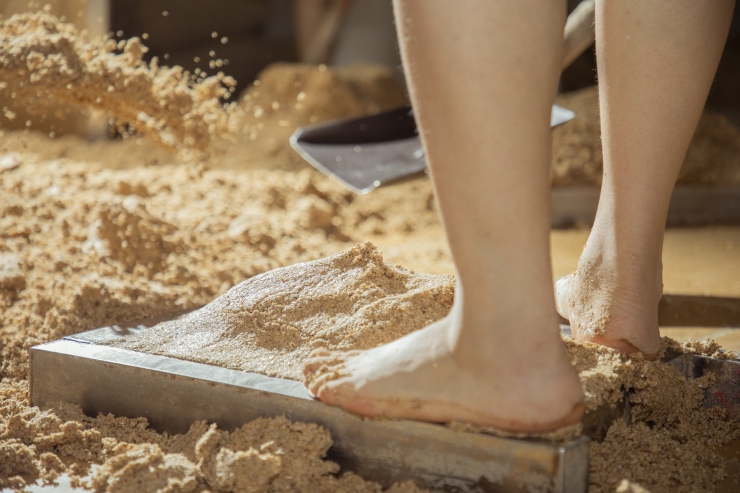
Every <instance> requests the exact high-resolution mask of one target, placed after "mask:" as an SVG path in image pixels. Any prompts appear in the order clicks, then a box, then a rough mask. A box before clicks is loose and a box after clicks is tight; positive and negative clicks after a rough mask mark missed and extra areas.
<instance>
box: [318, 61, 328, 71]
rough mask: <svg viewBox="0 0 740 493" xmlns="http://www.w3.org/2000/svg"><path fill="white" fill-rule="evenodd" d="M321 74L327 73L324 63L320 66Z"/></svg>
mask: <svg viewBox="0 0 740 493" xmlns="http://www.w3.org/2000/svg"><path fill="white" fill-rule="evenodd" d="M319 72H326V65H324V64H323V63H322V64H321V65H319Z"/></svg>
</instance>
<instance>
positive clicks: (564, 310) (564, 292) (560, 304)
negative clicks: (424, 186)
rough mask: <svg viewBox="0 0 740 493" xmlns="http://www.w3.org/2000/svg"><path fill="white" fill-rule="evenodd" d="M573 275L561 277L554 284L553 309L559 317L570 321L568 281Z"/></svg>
mask: <svg viewBox="0 0 740 493" xmlns="http://www.w3.org/2000/svg"><path fill="white" fill-rule="evenodd" d="M572 277H573V274H569V275H567V276H565V277H561V278H560V279H558V280H557V281H556V282H555V308H556V309H557V311H558V313H559V314H560V316H561V317H563V318H566V319H570V306H569V304H568V298H569V297H570V296H569V295H570V281H571V279H572Z"/></svg>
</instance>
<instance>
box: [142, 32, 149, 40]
mask: <svg viewBox="0 0 740 493" xmlns="http://www.w3.org/2000/svg"><path fill="white" fill-rule="evenodd" d="M141 38H142V39H149V33H144V34H142V35H141Z"/></svg>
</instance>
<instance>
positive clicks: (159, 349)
mask: <svg viewBox="0 0 740 493" xmlns="http://www.w3.org/2000/svg"><path fill="white" fill-rule="evenodd" d="M453 286H454V284H453V281H452V278H451V277H450V276H444V275H433V274H416V273H414V272H412V271H408V270H406V269H404V268H402V267H400V266H395V267H394V266H391V265H388V264H386V263H384V262H383V257H382V256H381V255H380V253H379V252H378V251H377V249H376V248H375V247H374V246H373V245H372V244H370V243H366V244H364V245H357V246H355V247H353V248H351V249H349V250H347V251H345V252H342V253H338V254H336V255H333V256H331V257H328V258H325V259H321V260H314V261H312V262H306V263H302V264H295V265H292V266H290V267H284V268H282V269H275V270H272V271H270V272H266V273H264V274H261V275H259V276H255V277H253V278H251V279H249V280H247V281H244V282H243V283H241V284H239V285H237V286H234V287H233V288H231V289H230V290H229V291H227V292H226V293H225V294H223V295H221V296H220V297H219V298H216V299H215V300H213V301H212V302H211V303H209V304H208V305H206V306H205V307H203V308H201V309H200V310H197V311H196V312H193V313H190V314H188V315H186V316H184V317H183V318H181V319H178V320H174V321H169V322H163V323H161V324H159V325H156V326H155V327H153V328H151V329H150V330H147V331H143V332H140V333H138V334H135V335H130V336H125V337H122V338H117V339H113V340H111V341H110V342H108V343H107V344H110V345H112V346H115V347H119V348H123V349H130V350H133V351H139V352H144V353H150V354H158V355H162V356H171V357H174V358H180V359H185V360H189V361H196V362H199V363H206V364H211V365H216V366H222V367H225V368H232V369H238V370H244V371H249V372H257V373H263V374H266V375H271V376H280V377H283V378H292V379H296V380H297V379H299V378H300V373H299V372H300V367H301V364H302V362H303V360H304V359H305V358H306V356H308V353H309V352H310V351H311V350H312V349H314V348H317V347H327V348H329V349H347V350H349V349H369V348H372V347H376V346H379V345H381V344H385V343H387V342H390V341H393V340H395V339H398V338H399V337H402V336H404V335H406V334H408V333H410V332H412V331H414V330H418V329H420V328H422V327H424V326H426V325H428V324H430V323H431V322H434V321H436V320H439V319H440V318H442V317H444V316H445V315H447V313H448V312H449V310H450V308H451V307H452V298H453Z"/></svg>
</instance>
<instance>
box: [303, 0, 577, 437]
mask: <svg viewBox="0 0 740 493" xmlns="http://www.w3.org/2000/svg"><path fill="white" fill-rule="evenodd" d="M395 8H396V22H397V25H398V26H399V38H400V40H401V47H402V49H401V52H402V56H403V60H404V66H405V68H406V71H407V75H408V77H409V81H410V87H411V98H412V101H413V103H414V108H415V112H416V113H415V114H416V118H417V120H418V121H419V125H420V131H421V136H422V140H423V142H424V145H425V150H426V154H427V158H428V162H429V166H430V168H431V171H432V173H431V174H432V180H433V182H434V187H435V191H436V194H437V200H438V203H439V207H440V211H441V213H442V217H443V221H444V225H445V229H446V231H447V235H448V240H449V243H450V248H451V251H452V255H453V258H454V260H455V264H456V267H457V272H458V278H457V281H458V287H457V290H456V293H455V304H454V307H453V309H452V312H451V313H450V315H449V316H448V317H447V318H445V319H443V320H441V321H439V322H437V323H435V324H432V325H430V326H429V327H426V328H424V329H422V330H420V331H417V332H415V333H413V334H410V335H408V336H406V337H404V338H402V339H399V340H398V341H395V342H393V343H391V344H388V345H385V346H382V347H379V348H376V349H372V350H369V351H363V352H359V353H357V352H354V353H350V354H346V353H330V352H328V351H326V350H319V351H316V352H315V353H314V354H313V355H312V358H310V359H309V361H308V362H307V364H306V370H305V372H304V374H305V376H306V384H307V386H308V387H309V389H310V390H311V392H312V393H313V394H314V395H316V396H317V397H318V398H319V399H321V400H322V401H324V402H327V403H329V404H334V405H339V406H342V407H344V408H346V409H348V410H350V411H353V412H356V413H358V414H362V415H365V416H378V415H387V416H390V417H397V418H412V419H421V420H427V421H439V422H446V421H467V422H472V423H475V424H479V425H487V426H494V427H497V428H499V429H503V430H508V431H525V432H526V431H546V430H550V429H553V428H556V427H558V426H560V425H564V424H570V423H573V422H576V421H578V420H579V419H580V417H581V414H582V412H583V404H582V401H583V395H582V391H581V387H580V383H579V381H578V377H577V375H576V373H575V371H574V369H573V368H572V366H571V365H570V361H569V358H568V355H567V352H566V351H565V348H564V346H563V344H562V343H561V342H560V340H559V331H558V325H557V319H556V315H555V306H554V297H553V291H552V277H551V270H550V257H549V229H550V228H549V226H550V216H549V173H548V168H549V163H550V125H549V121H550V111H551V105H552V102H553V99H554V96H555V88H556V84H557V79H558V75H559V73H560V63H561V60H562V42H563V26H564V21H565V5H564V4H563V2H562V1H561V0H553V1H546V2H542V1H540V0H517V1H503V2H491V1H488V0H475V1H473V0H468V1H463V2H449V1H448V0H397V1H396V3H395Z"/></svg>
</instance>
